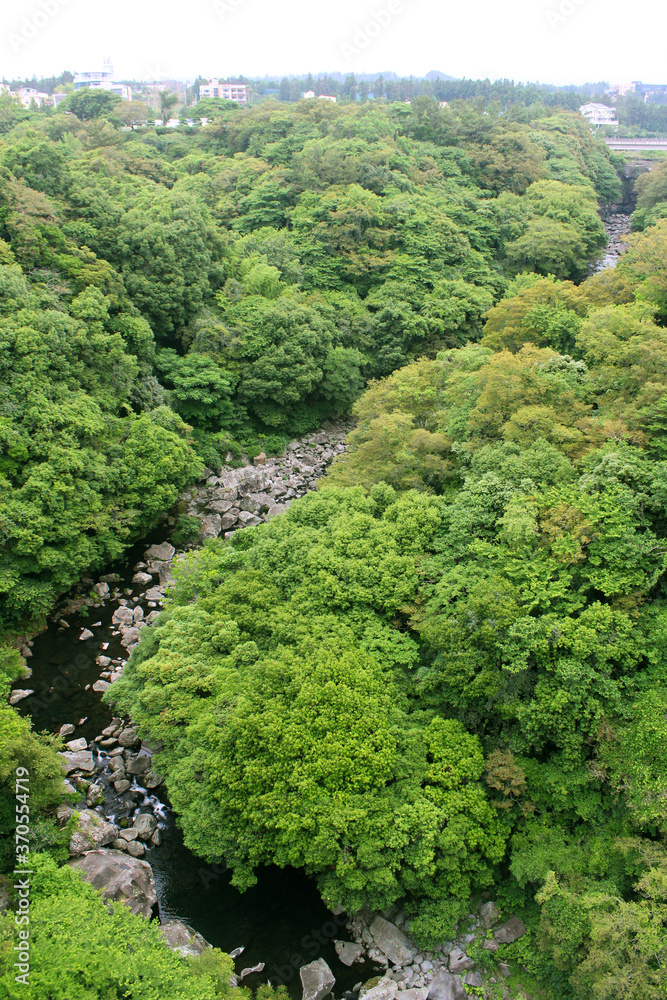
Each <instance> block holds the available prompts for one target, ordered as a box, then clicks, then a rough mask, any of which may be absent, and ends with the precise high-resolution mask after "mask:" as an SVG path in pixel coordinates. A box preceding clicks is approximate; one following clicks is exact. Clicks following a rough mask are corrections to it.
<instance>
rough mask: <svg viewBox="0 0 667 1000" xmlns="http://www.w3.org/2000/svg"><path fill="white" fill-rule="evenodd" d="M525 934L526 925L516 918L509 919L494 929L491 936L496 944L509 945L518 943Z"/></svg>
mask: <svg viewBox="0 0 667 1000" xmlns="http://www.w3.org/2000/svg"><path fill="white" fill-rule="evenodd" d="M525 933H526V925H525V924H524V922H523V921H522V920H519V918H518V917H510V918H509V920H506V921H505V923H504V924H501V925H500V927H496V929H495V931H494V932H493V936H494V938H495V939H496V941H497V942H498V944H511V943H512V941H518V940H519V938H520V937H523V935H524V934H525Z"/></svg>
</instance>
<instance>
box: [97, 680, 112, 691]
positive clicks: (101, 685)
mask: <svg viewBox="0 0 667 1000" xmlns="http://www.w3.org/2000/svg"><path fill="white" fill-rule="evenodd" d="M110 687H111V684H110V683H109V681H95V683H94V684H93V691H108V690H109V688H110Z"/></svg>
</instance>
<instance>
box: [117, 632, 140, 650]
mask: <svg viewBox="0 0 667 1000" xmlns="http://www.w3.org/2000/svg"><path fill="white" fill-rule="evenodd" d="M140 638H141V632H140V630H139V629H138V628H124V629H123V631H122V634H121V637H120V644H121V646H125V649H129V648H130V646H134V644H135V643H137V642H139V639H140Z"/></svg>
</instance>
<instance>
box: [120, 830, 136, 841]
mask: <svg viewBox="0 0 667 1000" xmlns="http://www.w3.org/2000/svg"><path fill="white" fill-rule="evenodd" d="M120 836H121V837H122V838H123V840H136V839H137V831H136V830H134V829H127V830H121V831H120Z"/></svg>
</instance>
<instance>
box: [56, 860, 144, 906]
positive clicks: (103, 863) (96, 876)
mask: <svg viewBox="0 0 667 1000" xmlns="http://www.w3.org/2000/svg"><path fill="white" fill-rule="evenodd" d="M70 864H71V865H72V866H73V867H75V868H78V869H79V871H80V872H81V874H82V875H83V877H84V878H85V879H86V881H87V882H90V884H91V885H92V886H94V887H95V889H100V890H101V891H102V899H108V900H111V901H112V902H120V903H124V904H125V905H126V906H127V907H129V909H130V910H131V911H132V913H135V914H138V915H139V916H141V917H146V918H147V919H148V918H149V917H150V916H151V913H152V911H153V907H154V906H155V905H156V904H157V894H156V892H155V883H154V881H153V871H152V869H151V866H150V865H149V864H148V863H147V862H146V861H140V860H139V859H138V858H132V857H129V856H128V855H127V854H125V853H124V852H121V851H109V850H101V851H91V852H90V853H88V854H84V855H82V857H80V858H75V859H74V860H73V861H70Z"/></svg>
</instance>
